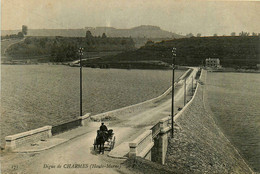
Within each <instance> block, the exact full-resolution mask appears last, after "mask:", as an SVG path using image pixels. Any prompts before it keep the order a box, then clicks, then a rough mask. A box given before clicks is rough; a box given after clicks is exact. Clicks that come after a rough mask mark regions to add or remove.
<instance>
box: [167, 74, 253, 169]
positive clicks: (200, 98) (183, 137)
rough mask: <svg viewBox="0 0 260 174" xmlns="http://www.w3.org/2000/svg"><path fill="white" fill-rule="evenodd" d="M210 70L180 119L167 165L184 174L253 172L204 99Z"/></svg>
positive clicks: (169, 150)
mask: <svg viewBox="0 0 260 174" xmlns="http://www.w3.org/2000/svg"><path fill="white" fill-rule="evenodd" d="M205 75H206V71H202V75H201V83H200V84H199V85H198V88H197V90H196V93H195V97H194V99H193V101H192V103H190V105H189V106H188V107H187V108H186V109H185V110H184V111H183V112H182V113H181V115H179V117H178V118H177V119H176V121H175V122H176V129H175V134H174V136H175V137H174V139H170V140H169V146H168V151H167V157H166V165H167V166H169V167H170V168H172V169H176V170H181V171H183V172H184V173H252V170H251V169H250V168H249V167H248V165H247V164H246V163H245V161H244V159H243V158H242V157H241V156H240V155H239V153H238V152H237V150H236V149H235V148H234V146H233V145H232V144H231V143H230V142H229V140H228V139H227V138H226V137H225V135H224V134H223V133H222V131H221V130H220V129H219V128H218V126H217V125H216V124H215V122H214V119H213V116H212V114H211V113H210V111H209V110H208V109H207V108H208V106H207V103H205V102H204V97H205V95H204V92H205V90H204V87H205V85H204V83H203V82H206V81H205V80H206V76H205Z"/></svg>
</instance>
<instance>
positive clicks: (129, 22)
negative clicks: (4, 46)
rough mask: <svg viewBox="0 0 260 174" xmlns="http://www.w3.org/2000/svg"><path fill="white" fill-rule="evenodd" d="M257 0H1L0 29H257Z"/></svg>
mask: <svg viewBox="0 0 260 174" xmlns="http://www.w3.org/2000/svg"><path fill="white" fill-rule="evenodd" d="M259 18H260V1H250V2H249V1H205V0H197V1H195V0H193V1H191V0H190V1H187V0H131V1H129V0H1V29H2V30H9V29H12V30H13V29H21V26H22V25H27V26H28V28H29V29H30V28H31V29H43V28H45V29H69V28H85V27H98V26H111V27H115V28H132V27H136V26H139V25H154V26H159V27H161V28H162V29H163V30H167V31H171V32H175V33H178V34H183V35H185V34H187V33H193V34H197V33H201V34H202V35H213V34H215V33H217V34H218V35H223V34H226V35H230V33H231V32H233V31H234V32H236V33H239V32H241V31H247V32H250V33H252V32H256V33H260V22H259V21H260V20H259Z"/></svg>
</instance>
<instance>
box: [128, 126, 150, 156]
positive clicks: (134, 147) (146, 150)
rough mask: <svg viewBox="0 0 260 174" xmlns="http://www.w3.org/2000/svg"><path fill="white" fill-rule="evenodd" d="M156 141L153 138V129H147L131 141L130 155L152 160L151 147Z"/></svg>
mask: <svg viewBox="0 0 260 174" xmlns="http://www.w3.org/2000/svg"><path fill="white" fill-rule="evenodd" d="M153 145H154V143H153V140H152V131H151V130H146V131H145V132H144V133H143V134H141V135H140V136H139V137H137V138H136V139H135V140H134V141H132V142H130V143H129V147H130V152H129V157H130V158H133V157H136V156H139V157H142V158H145V159H149V160H151V152H150V151H151V149H152V147H153Z"/></svg>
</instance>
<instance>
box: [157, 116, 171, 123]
mask: <svg viewBox="0 0 260 174" xmlns="http://www.w3.org/2000/svg"><path fill="white" fill-rule="evenodd" d="M168 120H169V117H165V118H163V119H161V120H160V121H159V122H160V123H164V122H166V121H168Z"/></svg>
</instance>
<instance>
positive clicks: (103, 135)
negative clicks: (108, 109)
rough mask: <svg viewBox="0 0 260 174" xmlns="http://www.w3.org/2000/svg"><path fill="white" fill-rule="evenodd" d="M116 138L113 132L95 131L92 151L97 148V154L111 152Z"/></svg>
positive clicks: (110, 130)
mask: <svg viewBox="0 0 260 174" xmlns="http://www.w3.org/2000/svg"><path fill="white" fill-rule="evenodd" d="M115 141H116V137H115V136H114V133H113V130H112V129H109V130H108V131H101V130H97V136H96V138H95V140H94V150H96V149H97V148H98V147H99V153H101V151H102V153H104V150H105V149H106V150H109V151H110V150H112V149H113V148H114V146H115Z"/></svg>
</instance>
